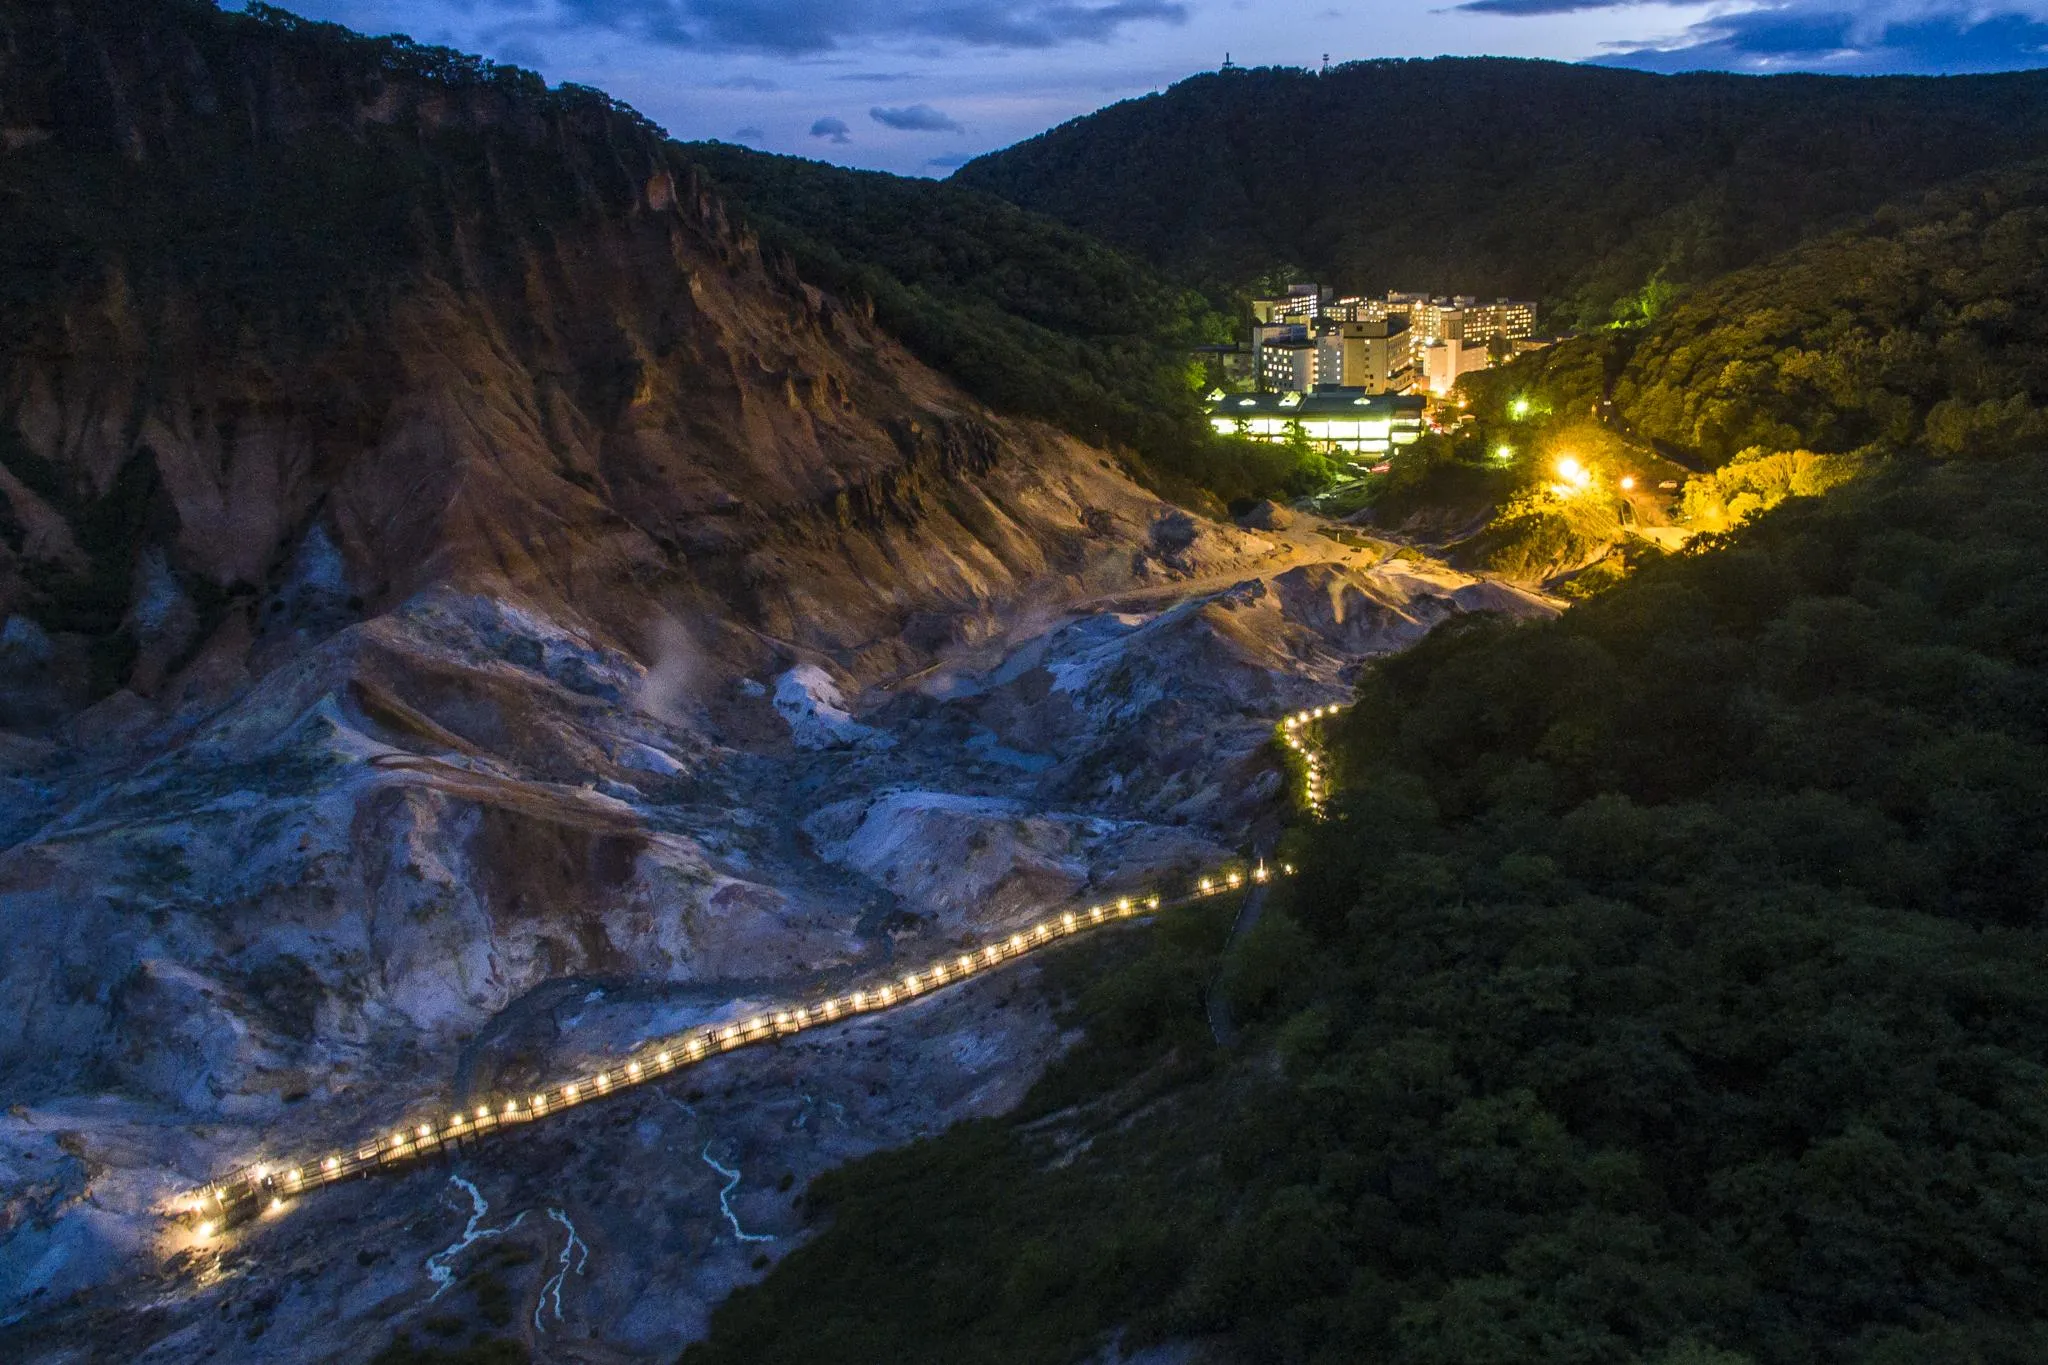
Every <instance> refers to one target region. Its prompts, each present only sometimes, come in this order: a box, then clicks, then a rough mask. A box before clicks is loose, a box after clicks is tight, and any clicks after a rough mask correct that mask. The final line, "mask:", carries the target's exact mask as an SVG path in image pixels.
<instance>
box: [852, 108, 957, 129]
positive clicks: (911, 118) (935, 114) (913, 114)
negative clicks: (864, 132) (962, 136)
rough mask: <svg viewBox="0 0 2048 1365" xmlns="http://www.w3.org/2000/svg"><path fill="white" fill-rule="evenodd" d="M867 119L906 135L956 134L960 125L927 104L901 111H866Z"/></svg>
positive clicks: (877, 109) (879, 109)
mask: <svg viewBox="0 0 2048 1365" xmlns="http://www.w3.org/2000/svg"><path fill="white" fill-rule="evenodd" d="M868 117H869V118H871V119H873V120H874V121H875V122H877V123H879V124H881V125H882V126H883V127H884V128H896V129H900V130H901V131H903V132H906V133H957V132H959V131H960V125H959V124H957V123H955V122H954V121H953V120H952V119H950V118H948V117H947V116H946V115H944V114H942V113H940V112H939V111H938V110H936V109H934V108H932V107H931V106H930V105H929V104H913V105H910V106H909V107H907V108H903V109H883V108H881V107H880V106H877V107H876V108H873V109H870V110H868Z"/></svg>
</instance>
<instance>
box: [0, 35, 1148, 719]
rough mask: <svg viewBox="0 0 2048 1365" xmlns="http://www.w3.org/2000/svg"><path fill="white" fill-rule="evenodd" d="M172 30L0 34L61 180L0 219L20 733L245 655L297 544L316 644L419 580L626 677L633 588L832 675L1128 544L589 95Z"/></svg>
mask: <svg viewBox="0 0 2048 1365" xmlns="http://www.w3.org/2000/svg"><path fill="white" fill-rule="evenodd" d="M179 9H180V7H178V6H166V5H145V6H141V7H138V9H137V12H136V13H135V14H133V15H129V16H123V17H115V16H114V15H113V14H112V12H111V11H102V10H101V9H99V8H98V7H94V6H84V5H81V6H69V7H67V6H56V7H52V8H49V9H46V10H45V9H40V8H39V9H37V10H36V11H35V12H34V13H33V14H31V12H30V10H29V8H28V7H10V8H9V9H8V10H6V11H5V12H4V13H5V15H6V17H5V20H4V22H5V24H6V29H5V33H4V43H0V46H4V50H5V51H6V53H7V54H8V55H7V60H6V64H5V66H4V68H0V122H4V124H5V125H6V127H7V128H8V129H9V130H10V132H9V142H8V145H9V146H10V147H13V148H14V150H12V151H10V152H8V153H6V154H5V159H4V160H0V175H5V176H6V177H7V178H8V179H9V180H11V181H13V182H14V183H15V185H16V186H17V187H18V188H20V189H21V190H22V191H23V192H24V194H30V193H36V192H39V191H45V190H52V189H56V188H59V187H62V186H69V187H70V188H69V190H68V191H66V192H65V193H64V194H62V195H61V198H62V199H63V202H62V203H61V204H51V203H48V202H43V201H37V202H36V203H34V204H32V205H29V206H23V205H21V204H17V205H16V206H15V207H13V208H12V209H9V208H5V207H0V215H6V216H12V217H14V218H15V219H16V220H17V221H16V222H15V223H14V224H13V225H12V227H13V228H14V229H15V236H16V240H17V241H18V242H19V243H21V245H20V246H19V247H18V252H19V253H21V254H27V253H30V252H40V253H42V254H43V255H44V256H46V257H51V258H54V259H52V260H51V261H50V264H51V265H53V266H55V267H56V270H55V274H54V276H45V277H44V278H42V279H40V280H38V281H37V282H35V283H34V284H33V285H32V286H29V287H26V288H25V292H26V293H27V295H28V298H27V299H26V300H25V301H24V302H25V306H24V307H23V308H21V309H20V310H19V311H18V312H16V313H15V314H14V315H13V316H11V317H10V318H9V320H8V325H7V328H6V332H7V335H6V338H5V339H6V342H7V349H6V352H5V354H4V356H0V430H5V431H6V433H7V440H6V443H5V445H4V448H0V463H4V464H5V465H6V467H7V477H6V478H4V479H0V496H4V499H5V502H6V504H7V512H8V518H7V520H8V523H9V524H7V525H6V526H5V527H4V530H5V531H6V533H7V534H6V537H5V540H6V551H7V554H6V560H5V563H4V565H0V609H4V610H5V611H6V612H7V613H9V614H10V615H21V616H23V617H25V618H27V619H28V620H32V621H35V622H36V624H37V627H38V629H39V630H40V631H41V632H42V633H43V634H45V635H48V636H49V637H50V640H49V644H48V646H47V648H44V647H42V646H41V644H40V642H32V644H33V645H34V647H32V648H28V649H26V650H25V651H17V653H20V654H21V655H22V657H21V658H20V659H18V660H16V661H15V663H16V666H15V667H14V668H13V670H12V672H11V673H10V681H11V682H13V684H14V687H13V691H14V692H15V693H16V694H18V697H19V700H18V702H17V711H18V712H19V714H18V715H17V716H16V717H14V718H15V719H16V720H17V721H26V722H28V723H36V722H41V723H45V724H47V723H48V722H49V721H50V720H51V719H52V718H53V716H54V715H56V714H57V713H59V712H61V711H62V710H63V709H64V706H65V704H66V703H71V704H75V703H76V702H77V701H79V700H81V699H86V698H90V697H92V696H93V695H94V694H95V693H100V694H104V693H105V692H106V691H108V690H111V688H112V687H113V686H116V685H119V686H126V687H128V688H130V689H131V690H133V691H135V692H137V693H138V694H140V695H143V696H146V697H152V698H153V697H155V696H157V694H158V693H160V692H161V691H162V690H163V689H165V688H166V687H170V688H172V689H174V690H175V689H176V688H177V687H178V685H179V682H180V679H181V672H182V671H183V670H185V669H187V668H188V667H189V665H190V664H191V662H192V661H193V660H194V659H195V658H198V657H200V656H201V655H202V654H204V655H206V656H207V657H208V658H209V662H210V664H211V665H212V666H213V667H214V668H216V669H217V668H219V667H220V666H221V665H222V664H223V662H224V658H223V656H231V655H234V654H237V653H242V652H245V651H243V650H242V649H241V648H240V642H241V641H243V640H246V641H248V642H249V646H250V648H252V649H253V648H255V647H257V646H259V645H260V644H261V643H262V642H263V640H264V637H265V636H266V635H267V634H273V633H275V632H276V630H277V629H278V628H279V627H280V626H284V625H288V624H291V621H290V619H289V618H290V617H291V615H292V611H293V608H294V606H296V605H299V604H295V603H291V602H284V601H281V600H279V599H278V597H277V596H276V594H275V588H276V586H277V584H278V581H279V579H280V578H281V577H282V576H283V575H284V574H285V573H286V572H287V571H288V569H289V566H290V565H291V564H292V562H293V559H294V557H295V556H297V555H301V554H303V553H305V552H306V546H307V544H308V542H309V539H310V538H312V537H314V536H319V537H322V538H324V540H325V542H326V544H327V545H328V546H331V548H332V550H333V552H334V553H335V555H336V556H338V562H337V563H336V564H335V565H334V566H333V570H334V571H333V572H332V573H331V574H330V578H331V579H332V580H333V581H334V584H335V586H336V587H337V589H338V591H337V592H335V593H334V594H332V600H331V601H328V602H324V603H322V604H321V605H322V606H323V607H326V608H329V609H330V610H329V611H328V612H327V615H328V617H329V618H334V617H335V616H336V615H337V613H336V612H335V611H333V610H332V609H333V608H336V607H338V608H341V609H342V611H343V612H345V613H347V614H348V615H351V616H353V617H354V618H357V619H361V618H366V617H368V616H372V615H375V614H376V613H378V612H380V611H383V610H386V609H389V608H390V607H392V606H395V605H396V604H398V603H401V602H403V601H405V600H407V599H408V598H410V597H411V596H413V595H414V594H416V593H418V592H420V591H421V590H423V589H425V588H427V587H430V586H442V585H454V586H458V587H460V588H462V589H465V590H469V591H478V592H486V593H501V592H511V593H515V594H518V595H520V596H521V597H522V598H523V599H525V600H528V601H530V602H533V603H536V604H537V605H539V606H541V607H542V608H544V609H546V610H548V611H551V612H561V613H565V614H567V615H570V616H573V617H574V618H575V619H576V620H578V621H580V622H583V623H586V624H587V625H588V626H590V627H591V628H592V629H595V630H597V631H599V632H600V633H602V634H603V635H604V636H605V637H606V638H607V639H608V640H611V641H614V642H616V643H617V644H619V645H621V646H622V647H624V648H626V649H628V650H629V651H633V652H636V653H644V652H646V651H647V650H648V649H649V648H650V643H649V641H648V639H647V636H646V632H647V630H648V628H649V622H650V619H651V618H652V616H653V613H652V612H651V611H650V603H654V602H659V603H661V604H664V605H665V606H666V607H667V608H668V614H669V615H671V616H675V617H679V618H681V619H685V620H687V621H688V622H690V623H691V624H692V625H695V626H697V627H699V629H700V635H699V638H698V643H699V645H700V646H702V647H705V648H708V649H710V650H711V651H712V652H713V653H714V654H716V655H717V656H718V657H719V658H720V659H722V660H725V661H727V662H730V663H735V664H738V665H740V666H742V667H744V666H747V665H755V664H758V663H759V662H760V661H761V659H762V658H763V657H764V653H765V652H767V651H775V650H781V651H804V650H814V651H822V652H825V653H827V654H829V655H831V657H832V658H833V659H834V660H835V661H836V665H837V666H838V667H841V668H845V669H849V670H851V671H852V672H853V673H854V674H855V675H857V676H872V675H874V674H875V673H877V672H879V671H882V670H885V669H887V668H890V667H892V666H896V665H900V664H901V663H903V662H904V661H906V660H907V659H908V658H909V657H910V656H911V654H912V653H914V652H915V649H916V647H917V645H918V644H922V645H923V646H924V647H925V648H926V649H929V648H930V647H931V646H933V645H935V644H937V643H941V642H942V640H943V638H944V637H945V635H946V632H947V630H948V629H949V627H948V626H947V625H946V623H945V622H944V621H943V619H942V618H945V617H947V616H951V615H955V614H958V613H962V612H969V613H971V612H973V611H974V610H976V609H977V608H982V607H986V606H988V605H990V604H992V603H994V602H996V601H997V600H999V599H1001V598H1003V597H1005V596H1007V595H1010V594H1013V593H1015V592H1016V591H1017V590H1018V589H1019V588H1020V587H1022V586H1023V585H1025V584H1028V583H1033V582H1036V581H1038V580H1042V579H1046V578H1048V577H1050V578H1054V579H1058V578H1060V577H1063V576H1072V575H1076V574H1082V573H1085V572H1086V570H1087V569H1088V568H1089V567H1090V565H1091V562H1092V561H1098V560H1099V561H1103V562H1108V561H1110V560H1114V559H1124V558H1127V557H1128V553H1129V548H1128V545H1126V546H1125V547H1123V549H1122V553H1121V555H1118V554H1115V553H1111V552H1110V550H1111V547H1110V546H1109V545H1108V544H1107V543H1106V542H1107V541H1108V540H1112V539H1114V538H1115V537H1114V536H1113V535H1110V536H1105V535H1103V534H1100V532H1101V530H1102V528H1104V527H1116V526H1118V525H1119V524H1120V525H1121V528H1122V530H1123V531H1124V533H1125V538H1126V539H1127V540H1129V539H1133V538H1135V537H1142V534H1143V532H1144V529H1145V522H1146V520H1147V518H1148V517H1149V516H1150V515H1151V514H1152V511H1153V504H1152V503H1151V501H1150V500H1149V499H1147V498H1145V497H1144V496H1143V495H1142V494H1141V493H1140V492H1139V491H1138V490H1136V489H1135V488H1133V487H1132V486H1131V485H1129V484H1128V483H1127V482H1126V481H1124V480H1123V479H1121V478H1120V477H1119V476H1118V475H1117V474H1116V473H1115V472H1114V471H1113V470H1112V469H1109V468H1105V467H1104V460H1103V457H1102V456H1101V455H1100V454H1099V453H1098V452H1094V451H1090V450H1086V449H1084V448H1081V447H1079V446H1078V445H1076V444H1075V443H1074V442H1072V441H1070V440H1068V439H1067V438H1065V437H1063V436H1061V435H1060V434H1058V433H1056V432H1053V431H1051V430H1049V429H1046V428H1043V427H1037V426H1030V425H1025V424H1020V423H1014V422H1008V421H1004V420H1002V419H999V418H997V417H995V416H994V415H992V414H990V413H989V412H987V411H986V410H984V409H982V408H980V407H979V406H978V405H976V404H974V403H972V402H970V401H969V400H967V399H966V398H965V397H964V396H963V395H962V394H961V393H960V392H959V390H958V389H956V388H955V387H954V386H952V385H951V384H949V383H948V382H946V381H945V380H944V379H942V378H941V377H940V376H938V375H936V374H934V373H933V372H931V371H930V370H928V369H926V368H924V367H922V366H920V365H918V364H916V363H915V362H913V361H912V360H911V359H910V358H909V357H908V356H907V355H906V354H905V353H904V352H903V351H902V350H901V348H900V347H898V346H897V345H896V344H894V343H893V342H892V341H891V340H889V339H888V338H887V337H886V336H884V335H882V334H881V333H880V332H879V331H878V330H877V329H876V328H875V327H874V326H873V325H872V323H871V322H870V321H869V320H868V319H867V318H866V317H865V316H864V315H863V314H862V313H861V312H860V311H858V310H856V309H852V308H849V307H848V306H847V305H846V304H844V303H842V302H841V301H839V300H836V299H833V298H830V297H828V296H826V295H824V294H822V293H820V292H819V291H817V290H816V289H813V288H810V287H808V286H806V285H805V284H804V283H803V282H802V281H800V280H798V279H796V278H795V277H794V276H793V275H792V274H791V273H790V272H789V270H788V269H787V268H785V267H784V266H782V265H781V264H780V263H778V262H776V261H773V260H767V259H764V258H763V256H762V254H761V252H760V251H759V249H758V248H757V247H756V245H755V244H754V243H753V242H752V241H751V240H750V239H749V238H748V237H747V236H746V235H744V234H742V233H739V232H736V231H735V230H734V229H733V228H732V227H731V225H730V224H729V223H728V222H727V221H726V218H725V214H724V211H723V208H722V206H721V205H720V204H719V203H718V202H717V201H715V200H714V199H712V198H710V197H708V196H707V195H705V194H704V193H703V192H701V191H700V190H699V189H698V188H697V186H696V184H695V182H694V178H693V177H692V175H691V174H690V172H689V170H688V168H687V167H686V166H684V165H682V164H681V163H679V162H678V161H677V160H676V158H675V156H674V155H673V153H672V150H671V149H670V148H669V147H668V146H667V145H666V144H665V143H663V142H662V141H661V139H659V138H658V137H657V136H656V135H655V134H654V133H653V132H652V131H651V130H649V129H647V128H646V127H644V126H643V125H641V124H640V123H639V122H637V121H636V120H635V119H633V118H632V117H631V116H629V115H628V114H626V113H623V112H620V111H617V110H614V109H613V108H611V107H610V106H609V105H608V104H607V103H606V102H604V101H603V100H602V99H601V97H597V96H595V95H591V96H589V97H588V98H582V99H578V98H571V97H567V96H560V95H543V94H537V93H535V92H533V91H531V90H529V89H526V88H525V87H523V86H520V85H517V84H516V83H512V82H508V81H498V82H495V83H494V82H490V81H477V82H470V83H468V84H463V83H460V82H457V83H454V84H451V83H450V82H449V81H447V80H436V79H428V78H423V77H420V76H417V75H412V74H408V73H407V72H406V71H405V70H404V66H405V63H403V62H399V61H397V60H396V59H393V60H392V61H390V62H387V63H386V64H385V65H386V66H388V67H391V68H394V69H379V68H376V67H375V66H374V64H371V65H366V64H367V63H369V58H368V57H367V56H365V55H364V53H362V52H358V51H355V50H353V49H350V50H348V51H347V52H346V53H345V54H344V55H342V56H337V55H335V54H334V53H332V52H329V51H328V50H327V46H326V45H325V44H326V43H327V39H326V36H325V35H324V34H323V33H322V32H321V31H318V30H315V31H312V32H311V33H304V32H292V31H284V32H279V31H274V30H273V29H270V28H261V27H259V26H256V25H253V24H247V23H239V22H237V23H228V22H226V21H223V20H220V19H218V18H216V19H214V20H211V21H208V22H205V23H200V22H198V21H197V20H195V19H194V18H193V17H192V16H191V15H181V14H180V13H179V12H178V11H179ZM419 64H420V63H419V62H418V61H417V60H415V61H414V62H413V65H419ZM81 172H82V173H81ZM323 186H329V187H332V188H331V189H323ZM103 213H112V214H140V215H143V216H144V217H145V219H147V218H149V217H150V216H152V215H153V216H154V221H143V222H127V221H123V222H120V223H118V224H116V225H109V224H108V223H107V222H106V221H105V220H104V219H103V218H101V217H99V216H98V215H100V214H103ZM292 215H298V216H299V217H300V218H301V219H302V221H297V222H292V221H289V218H290V216H292ZM280 219H285V220H286V221H280ZM0 231H4V228H0ZM307 238H314V239H318V240H317V244H316V245H313V246H307V245H305V239H307ZM352 238H359V239H360V244H359V246H358V245H353V244H352V242H351V239H352ZM322 272H326V273H325V274H324V275H323V273H322ZM309 276H310V277H309ZM1091 510H1092V511H1093V512H1094V513H1095V514H1096V517H1095V519H1094V520H1093V521H1084V515H1083V514H1084V513H1089V512H1091ZM1105 514H1106V517H1107V520H1104V519H1103V518H1104V516H1105ZM1090 526H1094V527H1095V528H1097V533H1094V534H1091V532H1090V530H1089V527H1090ZM316 548H318V547H316ZM344 619H345V618H344ZM317 624H320V625H325V626H328V627H330V628H331V627H332V625H334V624H336V621H335V620H334V619H328V620H324V621H322V622H320V623H317ZM906 627H909V628H910V634H911V635H912V636H913V640H912V642H911V643H910V645H909V646H908V647H906V646H905V644H904V643H903V636H904V635H905V632H906ZM37 655H41V656H44V657H43V658H41V659H40V660H39V659H38V658H36V657H34V656H37ZM88 657H89V659H90V662H92V663H94V664H96V665H97V667H96V669H94V670H93V671H91V672H90V674H89V676H86V677H84V678H81V677H79V676H78V670H79V668H80V667H81V661H83V660H87V659H88ZM39 683H40V684H41V687H40V690H39V688H38V684H39Z"/></svg>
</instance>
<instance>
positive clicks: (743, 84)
mask: <svg viewBox="0 0 2048 1365" xmlns="http://www.w3.org/2000/svg"><path fill="white" fill-rule="evenodd" d="M711 88H712V89H713V90H780V89H781V88H782V87H781V86H779V85H777V84H776V83H775V82H774V81H771V80H769V79H768V78H767V77H765V76H728V77H726V78H725V79H724V80H722V81H713V82H712V83H711Z"/></svg>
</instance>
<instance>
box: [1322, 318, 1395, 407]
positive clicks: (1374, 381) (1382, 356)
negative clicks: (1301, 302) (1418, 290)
mask: <svg viewBox="0 0 2048 1365" xmlns="http://www.w3.org/2000/svg"><path fill="white" fill-rule="evenodd" d="M1316 380H1317V383H1319V384H1322V385H1326V386H1327V385H1334V386H1338V387H1342V388H1349V389H1363V390H1364V391H1365V392H1367V393H1406V392H1408V391H1409V390H1410V389H1412V388H1414V387H1415V350H1414V347H1413V346H1412V345H1411V344H1410V342H1409V337H1408V319H1407V318H1405V317H1402V316H1401V315H1400V314H1398V313H1396V314H1394V315H1393V316H1391V317H1384V318H1379V319H1376V320H1373V321H1369V322H1335V321H1332V322H1325V323H1324V324H1323V328H1322V332H1321V335H1319V336H1318V337H1317V338H1316ZM1308 387H1313V386H1308ZM1302 391H1303V392H1307V387H1304V388H1303V390H1302Z"/></svg>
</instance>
